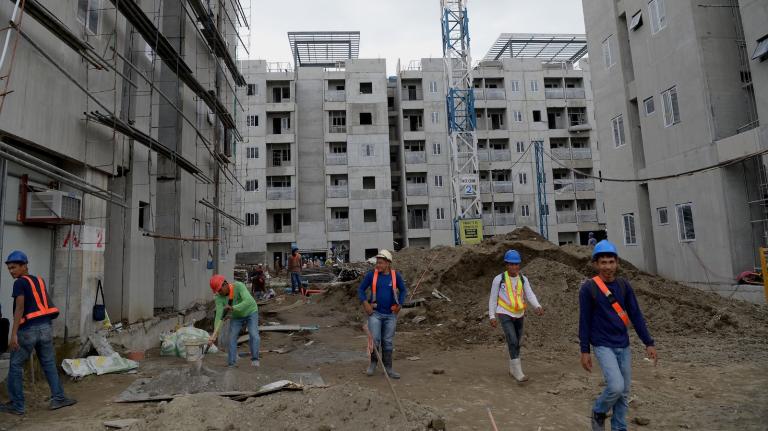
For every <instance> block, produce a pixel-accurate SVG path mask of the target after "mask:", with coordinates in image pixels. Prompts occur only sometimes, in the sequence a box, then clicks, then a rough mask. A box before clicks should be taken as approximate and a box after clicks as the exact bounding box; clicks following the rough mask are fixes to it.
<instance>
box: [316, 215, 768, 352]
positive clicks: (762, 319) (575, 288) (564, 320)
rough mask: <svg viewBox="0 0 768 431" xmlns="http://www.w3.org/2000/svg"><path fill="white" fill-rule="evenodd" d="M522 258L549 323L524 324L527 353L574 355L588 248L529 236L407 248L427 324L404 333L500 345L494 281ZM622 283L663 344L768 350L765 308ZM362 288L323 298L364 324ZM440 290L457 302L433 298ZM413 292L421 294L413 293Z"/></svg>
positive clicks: (352, 285) (406, 268)
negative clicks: (511, 259) (701, 338)
mask: <svg viewBox="0 0 768 431" xmlns="http://www.w3.org/2000/svg"><path fill="white" fill-rule="evenodd" d="M508 249H516V250H518V251H519V252H520V253H521V255H522V257H523V266H522V270H521V272H522V273H523V274H524V275H525V276H526V277H528V279H529V280H530V282H531V285H532V286H533V289H534V292H535V293H536V295H537V296H538V298H539V300H540V302H541V303H542V305H543V306H544V307H545V310H546V314H545V316H544V317H537V316H532V315H531V316H529V318H528V319H526V330H525V332H526V334H527V335H526V338H527V343H528V345H529V346H531V345H533V346H536V347H537V348H538V347H540V348H544V349H551V350H554V351H564V350H569V351H572V350H573V349H574V345H575V343H577V342H578V340H577V338H578V308H579V302H578V295H579V289H580V287H581V285H582V283H583V282H584V281H585V280H586V279H588V278H589V277H592V276H594V275H595V272H594V270H593V268H592V265H591V259H590V256H591V251H590V249H589V248H588V247H581V246H575V245H568V246H564V247H559V246H557V245H555V244H552V243H550V242H548V241H546V240H545V239H544V238H542V237H541V236H539V235H538V234H537V233H535V232H533V231H532V230H530V229H528V228H521V229H517V230H515V231H513V232H511V233H509V234H507V235H504V236H500V237H496V238H492V239H489V240H486V241H483V242H482V243H481V244H477V245H472V246H462V247H436V248H433V249H430V250H425V249H422V248H407V249H404V250H401V251H399V252H398V253H396V254H395V257H394V259H395V260H394V265H395V268H396V269H397V270H399V271H401V272H402V274H403V276H404V277H405V280H406V282H407V284H408V288H409V290H410V291H411V292H412V295H413V297H414V298H419V297H424V298H427V299H428V301H427V304H426V310H425V312H424V311H421V312H418V313H419V314H423V315H425V317H426V319H416V320H417V321H418V320H421V321H420V322H419V323H414V319H413V316H412V315H407V314H406V315H404V316H402V318H401V319H400V321H399V323H398V325H399V326H400V327H401V329H403V330H409V331H412V330H419V329H421V330H424V331H425V332H426V333H427V334H428V335H429V337H427V338H426V340H425V341H426V342H427V343H435V344H437V345H439V346H440V347H451V346H459V345H466V344H478V343H483V344H485V343H489V342H494V343H496V342H498V341H500V340H501V339H502V335H501V331H498V330H492V329H491V328H490V327H489V325H488V317H487V316H488V295H489V293H490V290H491V281H492V280H493V278H494V277H495V276H496V275H498V274H499V273H501V272H502V271H503V268H504V266H503V260H502V259H503V255H504V252H505V251H506V250H508ZM620 275H621V276H623V277H625V278H627V279H628V280H630V282H631V284H632V286H633V288H634V290H635V292H636V294H637V296H638V300H639V302H640V305H641V308H642V309H643V312H644V313H645V316H646V319H647V321H648V325H649V327H650V329H651V332H652V334H653V335H654V336H655V337H657V338H664V337H670V336H690V335H706V334H709V333H717V334H718V335H719V336H728V337H729V338H731V339H740V340H742V343H752V344H754V345H760V346H762V348H763V350H764V349H765V348H766V347H768V310H767V309H766V308H765V307H761V306H757V305H753V304H748V303H745V302H742V301H734V300H729V299H726V298H723V297H721V296H719V295H717V294H715V293H709V292H704V291H702V290H699V289H695V288H691V287H687V286H684V285H681V284H679V283H675V282H672V281H669V280H666V279H664V278H661V277H657V276H653V275H650V274H646V273H643V272H641V271H639V270H638V269H637V268H636V267H634V266H633V265H632V264H630V263H629V262H627V261H624V260H622V261H621V266H620ZM358 283H359V281H357V282H348V283H342V284H338V285H335V286H333V288H331V289H330V290H329V292H328V294H327V296H328V297H327V298H325V300H326V301H328V303H330V304H333V305H334V306H336V305H338V306H339V308H342V309H343V308H346V309H347V310H353V311H352V312H351V313H350V318H357V319H358V320H359V307H358V305H357V304H358V302H357V300H356V297H355V295H356V290H357V286H358ZM433 289H437V290H439V291H440V292H442V293H443V294H445V295H446V296H447V297H448V298H450V299H451V301H450V302H449V301H446V300H438V299H435V298H433V296H432V294H431V292H432V290H433ZM414 290H415V293H413V292H414Z"/></svg>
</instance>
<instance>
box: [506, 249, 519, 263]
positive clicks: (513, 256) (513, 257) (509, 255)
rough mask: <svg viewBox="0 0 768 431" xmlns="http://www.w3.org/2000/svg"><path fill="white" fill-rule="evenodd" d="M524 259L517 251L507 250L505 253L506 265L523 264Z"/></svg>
mask: <svg viewBox="0 0 768 431" xmlns="http://www.w3.org/2000/svg"><path fill="white" fill-rule="evenodd" d="M522 261H523V259H521V258H520V253H518V252H517V250H507V252H506V253H504V263H521V262H522Z"/></svg>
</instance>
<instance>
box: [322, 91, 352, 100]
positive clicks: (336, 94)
mask: <svg viewBox="0 0 768 431" xmlns="http://www.w3.org/2000/svg"><path fill="white" fill-rule="evenodd" d="M346 100H347V92H346V91H344V90H330V91H326V92H325V101H326V102H345V101H346Z"/></svg>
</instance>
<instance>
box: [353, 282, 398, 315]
mask: <svg viewBox="0 0 768 431" xmlns="http://www.w3.org/2000/svg"><path fill="white" fill-rule="evenodd" d="M395 277H396V280H397V290H398V291H399V294H398V302H397V303H400V304H403V302H405V294H406V293H407V290H406V289H405V281H404V280H403V277H402V276H401V275H400V273H399V272H396V273H395ZM372 286H373V271H369V272H368V273H367V274H365V277H363V281H362V282H361V283H360V287H358V288H357V296H358V297H359V298H360V303H363V302H365V301H368V300H369V296H371V295H373V293H372V292H373V288H372ZM370 301H371V302H373V301H374V299H370ZM375 301H376V308H375V311H378V312H379V313H380V314H392V306H393V305H395V304H396V302H395V296H394V294H393V292H392V276H391V275H390V274H385V273H380V274H379V278H378V280H377V281H376V298H375Z"/></svg>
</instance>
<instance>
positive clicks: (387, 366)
mask: <svg viewBox="0 0 768 431" xmlns="http://www.w3.org/2000/svg"><path fill="white" fill-rule="evenodd" d="M381 360H382V362H384V371H386V372H387V375H388V376H389V377H390V378H392V379H399V378H400V374H398V373H396V372H395V371H394V370H393V369H392V351H391V350H385V351H384V352H382V354H381Z"/></svg>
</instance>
